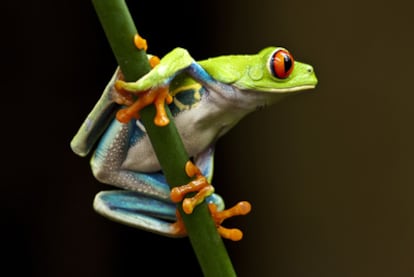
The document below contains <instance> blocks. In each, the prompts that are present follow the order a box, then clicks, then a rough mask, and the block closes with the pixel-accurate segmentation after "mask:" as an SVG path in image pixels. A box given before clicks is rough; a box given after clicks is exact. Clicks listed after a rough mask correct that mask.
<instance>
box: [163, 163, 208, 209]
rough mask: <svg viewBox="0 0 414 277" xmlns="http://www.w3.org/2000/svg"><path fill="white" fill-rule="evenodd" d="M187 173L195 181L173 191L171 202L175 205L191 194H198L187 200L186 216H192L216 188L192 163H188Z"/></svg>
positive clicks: (184, 207)
mask: <svg viewBox="0 0 414 277" xmlns="http://www.w3.org/2000/svg"><path fill="white" fill-rule="evenodd" d="M185 172H186V173H187V175H188V176H189V177H195V179H194V180H193V181H191V182H189V183H188V184H186V185H183V186H179V187H175V188H173V189H172V190H171V194H170V197H171V200H172V201H173V202H175V203H178V202H180V201H181V200H183V199H184V197H185V196H186V195H187V194H188V193H190V192H197V193H196V195H194V196H193V197H188V198H185V199H184V201H183V210H184V212H185V213H186V214H191V213H192V212H193V210H194V208H195V207H196V206H197V205H198V204H200V203H201V202H203V201H204V199H205V198H206V197H207V196H209V195H211V194H212V193H213V192H214V187H213V186H212V185H210V184H209V182H208V181H207V179H206V177H204V176H203V175H202V174H201V171H200V169H199V168H198V167H197V166H195V165H194V164H193V163H192V162H190V161H188V162H187V164H186V165H185Z"/></svg>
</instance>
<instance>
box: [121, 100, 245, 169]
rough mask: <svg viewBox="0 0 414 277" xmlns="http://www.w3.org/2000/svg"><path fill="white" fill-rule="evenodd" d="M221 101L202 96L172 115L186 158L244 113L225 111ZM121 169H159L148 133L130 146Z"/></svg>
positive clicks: (195, 152)
mask: <svg viewBox="0 0 414 277" xmlns="http://www.w3.org/2000/svg"><path fill="white" fill-rule="evenodd" d="M222 104H223V103H220V105H217V103H214V104H212V103H209V102H208V100H206V99H205V98H204V97H203V99H202V100H201V101H200V103H199V104H198V105H196V106H195V107H193V108H191V109H189V110H185V111H182V112H180V113H179V114H178V115H177V116H176V117H175V120H174V122H175V124H176V126H177V130H178V132H179V134H180V135H181V139H182V141H183V143H184V146H185V148H186V150H187V153H188V154H189V156H190V157H192V156H194V155H196V154H198V153H200V152H202V151H204V150H205V149H206V148H207V147H209V146H210V145H211V144H212V143H214V142H215V141H216V139H217V138H218V137H220V136H221V135H223V134H224V133H226V132H227V131H228V130H229V129H230V128H231V127H233V126H234V125H235V124H236V123H237V122H238V121H239V120H240V118H241V117H243V115H244V114H246V113H247V112H246V111H240V110H238V111H233V112H230V113H229V112H228V109H226V108H224V107H223V106H222ZM223 111H226V112H223ZM122 168H124V169H129V170H133V171H137V172H154V171H157V170H159V169H160V165H159V163H158V160H157V157H156V155H155V153H154V151H153V148H152V146H151V143H150V141H149V139H148V136H144V137H143V138H142V139H140V140H139V141H137V142H136V144H135V145H133V146H131V147H130V149H129V150H128V153H127V156H126V158H125V161H124V162H123V164H122Z"/></svg>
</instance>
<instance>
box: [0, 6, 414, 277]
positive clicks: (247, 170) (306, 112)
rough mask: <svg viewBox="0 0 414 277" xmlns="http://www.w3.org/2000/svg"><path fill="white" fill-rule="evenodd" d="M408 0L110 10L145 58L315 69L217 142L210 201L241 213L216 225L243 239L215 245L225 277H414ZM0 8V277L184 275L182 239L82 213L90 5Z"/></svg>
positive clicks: (100, 83) (99, 60)
mask: <svg viewBox="0 0 414 277" xmlns="http://www.w3.org/2000/svg"><path fill="white" fill-rule="evenodd" d="M409 2H410V1H403V0H395V1H381V0H379V1H373V0H369V1H326V0H325V1H322V0H320V1H318V0H315V1H302V0H299V1H270V0H262V1H241V0H237V1H236V0H227V1H208V2H207V1H191V2H190V1H174V2H172V1H167V2H165V3H164V2H162V3H161V2H155V1H154V2H148V1H128V2H127V3H128V5H129V7H130V10H131V13H132V14H133V16H134V19H135V22H136V25H137V28H138V31H139V32H140V34H141V35H143V36H144V37H145V38H147V39H148V42H149V47H150V48H149V52H151V53H154V54H157V55H159V56H162V55H164V54H166V53H167V52H168V51H170V50H171V49H173V48H174V47H176V46H181V47H185V48H187V49H188V50H189V51H190V53H191V54H192V55H193V56H194V57H195V58H196V59H204V58H207V57H209V56H217V55H222V54H238V53H241V54H244V53H255V52H257V51H259V50H260V49H261V48H264V47H266V46H270V45H277V46H284V47H286V48H288V49H289V50H290V51H291V52H292V53H293V55H294V56H295V58H296V59H297V60H300V61H304V62H307V63H310V64H312V65H314V67H315V70H316V73H317V76H318V78H319V81H320V83H319V85H318V87H317V89H315V90H314V91H312V92H309V93H304V94H299V95H295V96H292V97H290V98H288V99H286V100H285V101H283V102H281V103H279V104H278V105H275V106H272V107H269V108H267V109H265V110H262V111H259V112H256V113H254V114H252V115H250V116H248V117H246V118H245V119H244V120H243V121H242V122H240V124H239V125H238V126H237V127H236V128H235V129H233V130H232V131H231V132H230V133H229V134H227V135H226V136H225V137H223V138H222V139H221V140H220V141H219V143H218V145H217V152H216V164H215V177H214V185H215V186H216V190H217V192H218V193H220V194H221V195H222V196H223V197H224V198H225V199H226V202H227V203H228V205H232V204H234V203H236V202H237V201H239V200H249V201H250V202H251V203H252V205H253V210H252V212H251V214H250V215H248V216H246V217H242V218H236V219H234V220H231V221H228V222H227V223H226V225H227V226H238V227H240V228H241V229H242V230H243V231H244V233H245V237H244V239H243V240H242V241H241V242H237V243H234V242H229V241H226V242H225V243H226V246H227V249H228V251H229V255H230V257H231V258H232V261H233V263H234V266H235V269H236V271H237V272H238V274H239V276H284V277H297V276H300V277H303V276H306V277H308V276H319V277H320V276H330V277H331V276H339V277H342V276H352V277H359V276H361V277H362V276H364V277H366V276H375V277H380V276H384V277H385V276H387V277H389V276H398V277H409V276H414V263H413V259H414V203H413V198H414V172H413V169H414V147H413V141H414V131H413V130H414V126H413V120H414V110H413V108H412V106H413V103H414V90H413V88H412V83H413V73H414V68H413V66H414V64H413V61H414V54H413V49H414V36H413V30H414V20H413V19H412V17H413V16H412V11H413V7H412V6H413V5H412V4H409ZM12 5H13V6H12ZM3 7H5V8H2V11H3V13H2V14H3V15H2V17H1V26H2V30H1V34H2V41H3V42H2V44H1V45H2V60H3V62H2V65H3V70H4V73H3V78H2V84H3V85H2V100H1V101H2V104H3V105H2V109H1V110H2V135H1V146H2V151H1V154H2V157H3V159H2V160H3V163H2V164H3V166H2V171H1V176H2V179H1V180H2V181H1V184H2V185H1V191H2V201H1V203H2V205H1V206H2V209H1V211H2V220H1V238H2V239H1V240H2V243H1V248H0V249H1V250H2V252H3V253H2V254H3V255H2V256H3V258H2V260H1V263H2V265H1V267H2V271H3V272H8V274H6V275H5V276H18V275H19V276H20V275H24V276H145V274H144V272H145V271H147V272H148V271H149V272H152V273H153V275H156V276H158V275H161V273H162V272H164V270H165V269H169V270H171V273H173V274H174V275H175V274H180V275H181V276H200V275H201V272H200V269H199V266H198V264H197V261H196V259H195V257H194V254H193V252H192V249H191V245H190V244H189V242H188V241H187V239H179V240H174V239H169V238H164V237H161V236H157V235H153V234H150V233H146V232H143V231H140V230H135V229H132V228H130V227H126V226H122V225H119V224H116V223H113V222H111V221H109V220H106V219H104V218H102V217H101V216H99V215H97V214H96V213H95V212H94V211H93V209H92V200H93V197H94V195H95V194H96V193H97V192H98V191H100V190H104V189H111V187H109V186H106V185H103V184H100V183H98V182H97V181H96V180H95V179H94V178H93V177H92V174H91V172H90V169H89V158H80V157H77V156H76V155H75V154H73V153H72V152H71V150H70V148H69V142H70V140H71V139H72V136H73V135H74V134H75V133H76V131H77V129H78V127H79V126H80V124H81V123H82V121H83V119H84V118H85V116H86V115H87V113H88V112H89V111H90V109H91V108H92V107H93V105H94V103H95V101H96V100H97V99H98V97H99V95H100V92H101V90H102V89H103V88H104V86H105V84H106V82H107V81H108V80H109V78H110V77H111V75H112V72H113V70H114V69H115V67H116V63H115V60H114V58H113V56H112V53H111V50H110V48H109V46H108V43H107V41H106V39H105V36H104V34H103V31H102V29H101V27H100V25H99V22H98V19H97V17H96V14H95V12H94V10H93V7H92V4H91V3H90V1H32V2H30V3H22V2H16V1H14V2H12V1H7V2H5V3H4V4H3ZM181 263H183V265H181ZM184 263H187V265H184Z"/></svg>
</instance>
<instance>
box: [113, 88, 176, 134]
mask: <svg viewBox="0 0 414 277" xmlns="http://www.w3.org/2000/svg"><path fill="white" fill-rule="evenodd" d="M124 84H125V82H124V81H121V80H118V81H117V82H116V83H115V88H116V89H117V90H118V91H123V89H122V86H123V85H124ZM138 93H139V96H138V99H137V100H136V101H135V102H133V103H132V104H130V105H129V106H128V107H126V108H124V109H121V110H119V111H118V112H117V114H116V119H117V120H118V121H119V122H121V123H128V122H129V121H130V120H131V119H133V118H135V119H138V118H139V112H140V111H141V110H142V109H143V108H145V107H146V106H148V105H150V104H152V103H154V105H155V108H156V110H157V113H156V115H155V118H154V124H155V125H157V126H165V125H167V124H168V123H169V122H170V120H169V119H168V116H167V113H166V111H165V106H164V105H165V103H167V104H171V102H172V100H173V99H172V96H171V95H170V94H169V89H168V87H159V88H154V89H150V90H147V91H143V92H138Z"/></svg>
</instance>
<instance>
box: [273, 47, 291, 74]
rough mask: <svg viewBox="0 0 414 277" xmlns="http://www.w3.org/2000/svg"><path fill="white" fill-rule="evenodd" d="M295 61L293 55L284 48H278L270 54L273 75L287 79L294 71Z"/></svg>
mask: <svg viewBox="0 0 414 277" xmlns="http://www.w3.org/2000/svg"><path fill="white" fill-rule="evenodd" d="M294 65H295V61H294V60H293V57H292V55H291V54H290V53H289V52H288V51H287V50H284V49H278V50H276V51H275V52H273V54H272V55H271V56H270V60H269V68H270V72H271V73H272V75H273V76H274V77H276V78H279V79H286V78H287V77H289V75H290V74H291V73H292V71H293V67H294Z"/></svg>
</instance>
